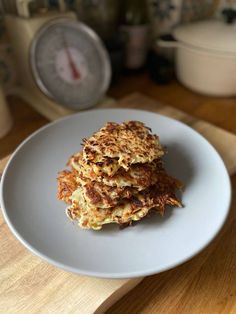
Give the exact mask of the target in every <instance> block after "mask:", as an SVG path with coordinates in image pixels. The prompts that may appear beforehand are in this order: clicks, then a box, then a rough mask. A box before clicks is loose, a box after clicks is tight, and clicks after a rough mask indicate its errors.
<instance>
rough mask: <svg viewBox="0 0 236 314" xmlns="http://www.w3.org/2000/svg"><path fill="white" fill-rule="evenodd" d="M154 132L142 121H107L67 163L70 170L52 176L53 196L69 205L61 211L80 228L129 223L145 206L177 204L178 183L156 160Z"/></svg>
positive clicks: (158, 148)
mask: <svg viewBox="0 0 236 314" xmlns="http://www.w3.org/2000/svg"><path fill="white" fill-rule="evenodd" d="M163 154H164V150H163V148H162V147H161V145H160V142H159V139H158V136H156V135H153V134H152V133H151V130H150V129H149V128H147V127H146V126H145V125H144V124H143V123H141V122H138V121H129V122H124V123H121V124H118V123H114V122H108V123H107V124H106V125H105V126H104V127H103V128H101V129H100V130H99V131H98V132H96V133H94V134H93V136H92V137H91V138H89V139H87V140H84V147H83V150H82V151H81V152H78V153H76V154H74V155H73V156H72V157H71V158H70V159H69V162H68V166H70V167H71V171H68V170H64V171H61V172H60V173H59V175H58V198H59V199H61V200H63V201H65V202H66V203H68V204H70V206H68V208H67V210H66V213H67V215H68V216H69V217H70V218H71V219H72V220H75V221H77V222H78V224H79V226H80V227H82V228H86V229H89V228H92V229H95V230H99V229H101V228H102V226H103V225H104V224H108V223H117V224H120V225H130V224H131V223H132V222H133V221H138V220H140V219H142V218H143V217H145V216H146V215H147V214H148V213H149V212H150V211H151V210H153V209H154V210H156V211H157V212H159V213H160V214H161V215H163V214H164V211H165V209H166V206H168V205H171V206H181V202H180V201H179V200H178V198H177V197H176V194H175V193H176V190H179V189H181V188H182V184H181V183H180V182H179V181H178V180H176V179H174V178H172V177H171V176H169V175H168V174H167V173H166V172H165V169H164V166H163V161H162V159H161V157H162V155H163Z"/></svg>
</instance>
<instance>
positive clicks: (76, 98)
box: [5, 0, 111, 119]
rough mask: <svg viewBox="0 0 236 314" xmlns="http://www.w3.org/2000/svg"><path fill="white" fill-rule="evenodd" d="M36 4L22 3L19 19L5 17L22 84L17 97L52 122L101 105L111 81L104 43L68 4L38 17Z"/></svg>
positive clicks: (41, 13) (19, 9) (17, 89)
mask: <svg viewBox="0 0 236 314" xmlns="http://www.w3.org/2000/svg"><path fill="white" fill-rule="evenodd" d="M30 2H32V0H17V1H16V7H17V13H18V16H16V15H6V17H5V19H6V28H7V30H8V32H9V35H10V38H11V43H12V47H13V50H14V52H15V61H16V67H17V74H18V77H19V81H20V85H19V86H17V87H16V88H15V90H14V94H17V95H18V96H20V97H21V98H23V99H24V100H25V101H26V102H27V103H29V104H30V105H32V106H33V107H34V108H35V109H37V110H38V111H39V112H40V113H42V114H43V115H45V116H47V117H48V118H50V119H56V118H58V117H60V116H62V115H66V114H69V113H72V112H74V111H77V110H80V109H85V108H89V107H91V106H93V105H95V104H96V103H97V102H98V101H99V100H101V99H102V98H103V97H104V95H105V93H106V91H107V89H108V87H109V83H110V79H111V66H110V61H109V56H108V54H107V51H106V49H105V48H104V46H103V43H102V41H101V40H100V38H99V37H98V36H97V35H96V33H95V32H94V31H93V30H91V29H90V28H88V27H87V26H86V25H84V24H83V23H81V22H79V21H77V18H76V15H75V13H73V12H70V11H67V10H66V6H65V3H64V1H59V4H58V5H59V7H58V10H57V11H56V12H54V11H49V10H47V9H44V10H43V11H42V12H39V13H37V14H34V15H31V14H30V10H29V3H30Z"/></svg>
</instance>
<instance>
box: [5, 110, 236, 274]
mask: <svg viewBox="0 0 236 314" xmlns="http://www.w3.org/2000/svg"><path fill="white" fill-rule="evenodd" d="M107 110H110V111H114V112H115V111H121V110H123V111H135V112H140V113H152V114H155V115H157V116H161V117H163V118H165V119H167V120H169V121H175V123H177V124H180V125H182V126H185V127H186V128H188V129H190V130H191V132H194V133H195V135H196V136H198V137H200V138H201V139H202V140H203V141H205V142H207V143H208V145H209V147H210V148H211V149H212V150H213V151H214V152H215V154H216V155H217V156H218V159H219V161H220V162H221V164H222V169H224V175H225V178H226V179H227V185H228V187H227V189H228V191H229V193H228V202H227V205H226V210H225V214H224V216H223V219H222V222H221V224H220V225H219V226H218V228H217V229H215V231H214V232H213V233H212V236H211V237H210V238H209V239H208V241H206V243H205V244H204V245H202V246H200V247H199V248H198V250H196V251H195V252H194V253H193V254H191V255H189V256H188V257H185V258H183V259H181V260H179V261H178V262H173V263H172V264H169V265H167V266H165V267H160V268H159V270H158V271H157V270H156V269H148V270H146V271H135V272H131V273H130V272H129V273H128V274H120V273H116V274H110V273H102V272H95V271H84V270H81V269H79V267H78V268H75V267H70V266H67V265H65V264H63V263H61V262H57V261H55V260H54V259H52V258H50V257H48V256H46V255H45V254H43V253H41V252H40V251H38V250H37V249H35V248H34V247H33V246H32V245H30V244H29V243H28V242H27V241H26V240H25V239H24V238H23V237H22V236H21V234H20V233H18V232H17V230H16V229H15V227H14V225H13V224H12V222H11V220H10V218H9V217H8V214H7V209H6V208H5V203H4V197H3V185H4V179H5V177H6V175H7V171H8V167H9V165H10V164H11V162H12V161H13V159H15V158H16V156H17V153H18V152H19V151H20V150H21V149H22V147H23V146H24V145H25V144H26V143H27V142H28V141H30V140H31V139H32V138H33V137H34V136H37V134H38V133H40V132H41V131H43V130H45V129H47V128H50V127H51V126H52V125H54V124H58V123H60V122H61V121H65V120H67V119H68V120H69V119H70V118H71V117H74V116H76V115H81V114H87V113H88V112H94V113H95V112H96V111H107ZM231 200H232V187H231V180H230V176H229V173H228V171H227V169H226V166H225V163H224V161H223V159H222V158H221V156H220V154H219V153H218V152H217V150H216V149H215V148H214V146H213V145H212V144H211V143H210V142H209V141H208V140H207V139H206V138H205V137H204V136H202V135H201V134H200V133H198V132H197V131H196V130H194V129H193V128H192V127H190V126H189V125H187V124H185V123H183V122H181V121H179V120H176V119H173V118H170V117H168V116H165V115H162V114H159V113H156V112H153V111H146V110H140V109H133V108H121V109H119V108H101V109H90V110H83V111H80V112H78V113H76V114H72V115H68V116H65V117H62V118H60V119H58V120H56V121H52V122H50V123H48V124H47V125H45V126H43V127H41V128H39V129H38V130H36V131H35V132H33V133H32V134H31V135H30V136H28V137H27V138H26V139H25V140H24V141H23V142H22V143H21V144H20V145H19V146H18V147H17V148H16V150H15V151H14V152H13V153H12V155H11V157H10V159H9V160H8V162H7V165H6V167H5V169H4V171H3V174H2V178H1V186H0V205H1V209H2V213H3V217H4V219H5V221H6V223H7V225H8V227H9V229H10V230H11V232H12V233H13V234H14V236H15V237H16V238H17V239H18V240H19V241H20V242H21V243H22V244H23V245H24V246H25V247H26V248H27V249H28V250H29V251H30V252H32V253H33V254H34V255H35V256H38V257H40V258H41V259H42V260H43V261H46V262H48V263H49V264H51V265H54V266H56V267H58V268H61V269H63V270H66V271H69V272H72V273H76V274H79V275H86V276H91V277H97V278H107V279H128V278H137V277H144V276H149V275H154V274H157V273H161V272H164V271H166V270H170V269H172V268H175V267H177V266H179V265H182V264H183V263H185V262H187V261H189V260H190V259H192V258H193V257H194V256H196V255H197V254H199V253H200V252H201V251H202V250H204V249H205V248H206V247H207V246H208V245H209V244H210V243H211V242H212V241H213V239H214V238H215V237H216V235H217V234H218V233H219V232H220V230H221V229H222V227H223V225H224V223H225V221H226V219H227V217H228V214H229V211H230V205H231Z"/></svg>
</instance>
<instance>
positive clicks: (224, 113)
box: [0, 74, 236, 314]
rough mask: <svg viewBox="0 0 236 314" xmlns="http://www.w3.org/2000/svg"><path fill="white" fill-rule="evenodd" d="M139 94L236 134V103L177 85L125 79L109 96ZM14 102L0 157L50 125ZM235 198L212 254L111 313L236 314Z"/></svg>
mask: <svg viewBox="0 0 236 314" xmlns="http://www.w3.org/2000/svg"><path fill="white" fill-rule="evenodd" d="M134 91H139V92H142V93H143V94H146V95H148V96H151V97H152V98H154V99H156V100H158V101H160V102H163V103H166V104H169V105H171V106H174V107H177V108H180V109H182V110H184V111H186V112H188V113H191V114H192V115H195V116H196V117H199V118H201V119H205V120H207V121H209V122H211V123H215V124H216V125H218V126H221V127H223V128H225V129H227V130H230V131H232V132H234V133H236V99H234V98H230V99H217V98H212V97H207V96H200V95H197V94H194V93H192V92H190V91H188V90H187V89H185V88H183V87H182V86H180V85H179V84H178V83H176V82H173V83H171V84H170V85H168V86H156V85H155V84H153V83H151V82H150V81H149V79H148V78H147V76H146V75H145V74H141V75H139V76H135V77H132V76H131V77H129V78H127V77H126V78H124V79H123V80H122V81H120V83H118V84H117V85H116V86H114V87H112V88H111V89H110V95H112V96H114V97H116V98H121V97H123V96H125V95H126V94H129V93H131V92H134ZM9 101H10V107H11V110H12V111H13V115H14V119H15V125H14V128H13V130H12V131H11V132H10V133H9V135H8V136H7V137H5V138H4V139H2V140H0V157H3V156H4V155H6V154H8V153H10V152H11V151H12V150H13V149H14V148H15V146H16V145H17V144H18V143H19V142H20V141H21V140H22V139H23V138H25V137H26V136H27V135H28V134H30V133H31V132H32V131H33V130H35V129H37V128H38V127H40V126H41V125H43V124H45V123H47V120H46V119H45V118H43V117H41V116H40V115H39V114H37V113H36V112H34V111H33V110H32V109H31V108H29V107H28V106H26V105H25V104H24V103H22V102H21V101H19V100H18V99H16V98H11V99H10V100H9ZM232 185H233V190H234V191H236V176H233V178H232ZM235 195H236V194H235V193H234V194H233V203H232V208H231V212H230V215H229V217H228V221H227V225H229V224H230V228H227V230H226V228H223V230H222V231H221V233H220V235H219V236H218V237H217V238H216V240H215V241H214V242H213V243H212V244H211V245H210V246H209V247H208V248H207V250H204V251H203V252H201V253H200V254H199V255H198V256H197V257H195V258H194V259H193V260H191V261H189V262H187V263H185V264H183V265H181V266H179V267H178V268H176V269H173V270H170V271H167V272H164V273H161V274H158V275H155V276H151V277H148V278H146V279H144V281H142V282H141V284H140V285H138V286H137V287H136V288H135V289H134V290H132V291H131V292H130V293H128V294H127V295H126V296H125V297H123V298H122V299H121V300H120V301H118V302H117V303H116V304H115V305H114V306H113V307H112V308H110V310H108V313H168V314H169V313H197V314H198V313H204V314H205V313H207V314H208V313H209V314H211V313H214V314H215V313H236V220H235V218H236V214H235V211H234V209H236V198H235ZM225 239H227V241H225ZM209 250H210V251H211V254H210V255H209ZM206 252H208V254H206ZM199 266H200V267H199ZM190 278H191V285H189V282H190V280H189V279H190ZM185 283H186V285H185Z"/></svg>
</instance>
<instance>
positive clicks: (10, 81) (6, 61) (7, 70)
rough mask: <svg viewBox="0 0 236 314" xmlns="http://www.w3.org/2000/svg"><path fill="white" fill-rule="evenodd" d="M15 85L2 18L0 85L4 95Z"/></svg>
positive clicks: (15, 77) (11, 59) (0, 32)
mask: <svg viewBox="0 0 236 314" xmlns="http://www.w3.org/2000/svg"><path fill="white" fill-rule="evenodd" d="M15 84H17V73H16V70H15V66H14V58H13V53H12V49H11V45H10V41H9V38H8V36H7V33H6V30H5V27H4V21H3V18H2V17H1V18H0V85H1V86H2V87H3V89H4V91H5V92H6V93H9V92H10V91H11V90H12V88H13V87H14V85H15Z"/></svg>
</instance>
